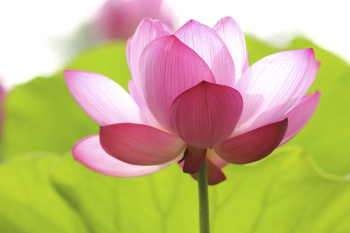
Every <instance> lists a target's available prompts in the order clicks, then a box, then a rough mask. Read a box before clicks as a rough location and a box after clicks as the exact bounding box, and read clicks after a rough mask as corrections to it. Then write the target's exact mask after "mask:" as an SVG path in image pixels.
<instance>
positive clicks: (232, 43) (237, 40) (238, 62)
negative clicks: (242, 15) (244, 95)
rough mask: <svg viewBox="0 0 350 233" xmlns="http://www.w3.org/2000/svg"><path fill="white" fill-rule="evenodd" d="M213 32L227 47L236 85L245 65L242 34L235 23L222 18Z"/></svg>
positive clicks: (245, 55) (228, 18)
mask: <svg viewBox="0 0 350 233" xmlns="http://www.w3.org/2000/svg"><path fill="white" fill-rule="evenodd" d="M214 31H215V32H216V33H217V34H218V35H219V36H220V37H221V39H222V40H223V41H224V42H225V44H226V45H227V47H228V49H229V51H230V53H231V56H232V59H233V62H234V64H235V71H236V75H235V77H236V83H237V81H238V80H239V78H240V77H241V76H242V73H243V71H244V70H245V69H244V67H245V66H246V63H247V58H248V56H247V54H246V45H245V39H244V35H243V32H242V30H241V28H240V27H239V25H238V24H237V22H236V21H235V20H234V19H232V18H231V17H224V18H222V19H220V20H219V22H218V23H217V24H216V25H215V26H214Z"/></svg>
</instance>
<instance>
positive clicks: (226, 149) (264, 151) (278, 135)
mask: <svg viewBox="0 0 350 233" xmlns="http://www.w3.org/2000/svg"><path fill="white" fill-rule="evenodd" d="M287 127H288V120H287V119H285V120H283V121H279V122H276V123H272V124H269V125H265V126H263V127H260V128H258V129H255V130H253V131H250V132H248V133H245V134H242V135H239V136H237V137H233V138H230V139H227V140H226V141H224V142H223V143H221V144H219V145H216V146H215V147H214V150H215V152H216V153H217V154H218V155H219V156H220V157H221V158H222V159H224V160H225V161H227V162H229V163H233V164H245V163H251V162H255V161H258V160H260V159H263V158H265V157H266V156H268V155H269V154H270V153H271V152H272V151H273V150H274V149H276V148H277V146H278V145H279V144H280V142H281V141H282V139H283V137H284V135H285V133H286V131H287Z"/></svg>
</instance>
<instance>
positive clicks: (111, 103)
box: [64, 70, 141, 125]
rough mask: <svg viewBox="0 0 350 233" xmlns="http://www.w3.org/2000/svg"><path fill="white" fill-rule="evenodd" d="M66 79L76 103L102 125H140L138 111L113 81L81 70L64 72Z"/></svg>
mask: <svg viewBox="0 0 350 233" xmlns="http://www.w3.org/2000/svg"><path fill="white" fill-rule="evenodd" d="M64 78H65V80H66V83H67V86H68V89H69V91H70V93H71V94H72V96H73V97H74V99H75V100H76V102H77V103H78V104H79V105H80V107H81V108H82V109H83V110H84V111H85V112H86V113H87V114H88V115H89V116H90V117H91V118H92V119H93V120H94V121H96V122H97V123H98V124H99V125H109V124H115V123H122V122H132V123H141V119H140V109H139V107H138V106H137V105H136V103H135V102H134V101H133V100H132V98H131V97H130V96H129V94H128V93H127V92H126V91H125V90H124V89H123V88H122V87H121V86H119V84H117V83H116V82H114V81H113V80H111V79H109V78H107V77H105V76H103V75H100V74H95V73H91V72H86V71H78V70H65V71H64Z"/></svg>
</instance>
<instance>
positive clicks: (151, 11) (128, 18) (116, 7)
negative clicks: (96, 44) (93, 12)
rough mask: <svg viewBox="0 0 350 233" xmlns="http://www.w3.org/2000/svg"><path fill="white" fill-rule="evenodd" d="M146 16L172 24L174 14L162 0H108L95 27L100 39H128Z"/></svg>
mask: <svg viewBox="0 0 350 233" xmlns="http://www.w3.org/2000/svg"><path fill="white" fill-rule="evenodd" d="M145 17H151V18H154V19H159V20H162V21H163V22H165V23H167V24H168V25H172V23H173V19H174V14H173V12H172V11H171V9H170V7H169V6H167V5H166V4H162V0H108V1H106V3H105V4H104V5H103V7H102V9H101V10H100V13H99V14H98V16H97V19H96V21H95V23H94V25H93V27H94V31H95V32H96V34H97V36H99V37H100V39H104V40H113V39H118V38H122V39H128V38H129V37H130V36H132V34H133V33H134V32H135V29H136V27H137V25H138V24H139V23H140V21H141V20H142V19H143V18H145Z"/></svg>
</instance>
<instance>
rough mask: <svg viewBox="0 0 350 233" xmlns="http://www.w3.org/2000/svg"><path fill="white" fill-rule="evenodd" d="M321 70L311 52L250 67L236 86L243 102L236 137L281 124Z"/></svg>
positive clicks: (283, 55) (268, 59)
mask: <svg viewBox="0 0 350 233" xmlns="http://www.w3.org/2000/svg"><path fill="white" fill-rule="evenodd" d="M318 66H319V63H317V62H316V61H315V54H314V52H313V50H312V49H303V50H295V51H286V52H280V53H276V54H272V55H270V56H267V57H265V58H263V59H261V60H260V61H258V62H257V63H255V64H254V65H252V66H250V67H249V68H248V69H247V70H246V71H245V72H244V74H243V76H242V77H241V79H240V80H239V82H238V83H237V85H236V86H235V88H236V89H237V90H238V91H239V92H240V93H241V94H242V97H243V101H244V109H243V113H242V117H241V119H240V120H239V122H238V124H237V131H236V132H235V133H237V134H238V132H239V131H240V133H244V132H247V131H250V130H252V129H255V128H258V127H260V126H262V125H266V124H269V123H272V122H275V121H278V120H280V119H281V118H282V116H283V115H284V114H285V113H286V112H287V111H288V110H289V109H290V108H291V107H292V106H293V105H294V104H295V103H296V101H297V100H298V99H299V98H301V97H302V96H303V95H304V94H305V92H306V91H307V89H308V88H309V87H310V85H311V83H312V82H313V80H314V79H315V76H316V73H317V69H318Z"/></svg>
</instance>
